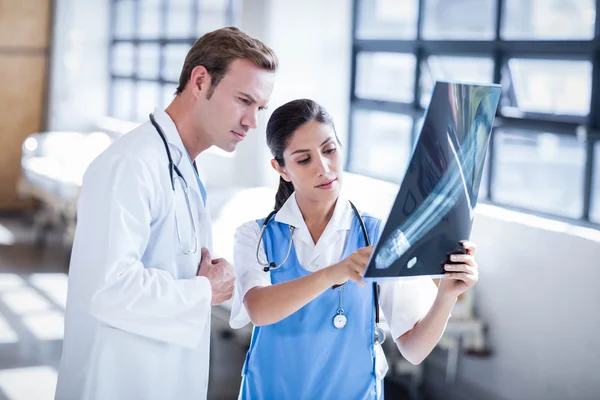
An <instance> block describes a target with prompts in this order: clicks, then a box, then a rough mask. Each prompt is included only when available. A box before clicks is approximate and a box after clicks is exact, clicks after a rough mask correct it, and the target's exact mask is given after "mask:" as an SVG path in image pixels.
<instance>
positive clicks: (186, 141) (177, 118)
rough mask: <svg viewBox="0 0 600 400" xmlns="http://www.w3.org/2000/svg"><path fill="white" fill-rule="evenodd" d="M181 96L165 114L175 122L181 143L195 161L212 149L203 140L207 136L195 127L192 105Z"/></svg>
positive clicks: (170, 105) (177, 97)
mask: <svg viewBox="0 0 600 400" xmlns="http://www.w3.org/2000/svg"><path fill="white" fill-rule="evenodd" d="M181 96H182V95H179V96H176V97H175V99H174V100H173V101H172V102H171V104H169V106H168V107H167V109H166V110H165V112H166V113H167V115H169V117H171V119H172V120H173V123H174V124H175V127H176V128H177V133H178V134H179V137H181V142H182V143H183V146H184V147H185V149H186V150H187V152H188V155H189V156H190V158H191V159H192V160H195V159H196V157H198V155H199V154H200V153H202V152H203V151H204V150H206V149H208V148H209V147H210V143H208V141H206V140H204V141H203V140H202V139H203V138H206V137H207V135H205V134H204V133H202V132H199V131H198V128H197V127H196V126H194V123H193V119H192V112H191V111H192V107H191V105H189V104H186V100H185V99H183V98H182V97H181Z"/></svg>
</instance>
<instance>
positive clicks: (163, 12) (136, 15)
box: [107, 0, 237, 121]
mask: <svg viewBox="0 0 600 400" xmlns="http://www.w3.org/2000/svg"><path fill="white" fill-rule="evenodd" d="M122 1H124V0H110V20H109V35H110V36H109V49H108V69H109V71H108V72H109V93H108V99H107V103H108V104H107V110H108V115H109V116H111V117H114V116H115V115H116V114H117V113H116V109H115V105H116V103H117V102H116V101H115V96H116V92H115V89H116V88H115V86H116V84H115V83H116V82H117V81H121V82H130V83H131V84H132V87H133V92H132V96H131V99H129V101H130V107H129V109H130V112H129V117H128V118H127V119H128V120H131V121H136V119H137V117H136V114H137V107H138V99H137V97H138V96H137V93H138V90H137V89H138V84H139V83H140V82H150V83H155V84H157V87H158V97H157V103H156V104H157V105H158V104H160V102H161V101H162V99H163V98H164V94H165V91H166V90H167V88H168V87H169V86H172V85H175V86H177V85H178V84H179V82H178V81H177V80H171V79H164V78H163V75H164V72H165V53H166V50H165V48H166V46H168V45H172V44H185V45H188V46H189V47H190V48H191V47H192V46H193V45H194V43H195V42H196V40H198V37H195V36H193V35H189V36H181V37H169V36H168V34H167V23H168V19H169V5H170V1H169V0H158V2H157V3H158V7H159V8H160V26H159V33H158V36H157V37H156V38H140V9H141V8H142V7H143V6H144V5H143V2H144V0H130V1H132V3H133V13H132V15H131V19H132V20H131V23H132V26H133V35H132V37H131V38H119V37H117V26H116V21H117V9H118V6H117V5H118V3H120V2H122ZM187 1H188V2H189V5H190V9H191V14H192V15H191V17H190V32H196V30H197V25H198V16H199V12H200V8H199V0H187ZM224 2H226V7H225V21H226V24H225V26H233V25H234V24H235V20H236V5H237V4H236V0H224ZM120 44H130V45H132V46H133V70H132V73H131V74H116V73H115V72H114V70H113V61H114V57H115V54H114V53H115V48H116V47H117V46H118V45H120ZM144 44H154V45H158V46H159V58H158V75H157V77H156V78H146V77H141V76H139V73H138V71H139V63H140V50H139V47H140V45H144ZM173 92H174V91H173Z"/></svg>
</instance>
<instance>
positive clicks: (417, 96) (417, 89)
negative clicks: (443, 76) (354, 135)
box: [410, 0, 426, 148]
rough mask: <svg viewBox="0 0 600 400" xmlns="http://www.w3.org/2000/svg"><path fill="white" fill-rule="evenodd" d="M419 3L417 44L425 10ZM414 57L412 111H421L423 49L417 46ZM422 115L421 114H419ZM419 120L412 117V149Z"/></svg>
mask: <svg viewBox="0 0 600 400" xmlns="http://www.w3.org/2000/svg"><path fill="white" fill-rule="evenodd" d="M418 1H419V3H418V5H417V38H416V42H417V43H419V42H420V41H421V37H422V32H423V16H424V14H425V13H424V10H425V0H418ZM414 55H415V63H416V65H415V78H414V79H415V82H414V90H413V96H414V98H413V103H412V104H413V109H414V111H422V108H421V75H422V71H421V67H422V65H423V61H424V60H425V57H426V54H425V51H424V49H423V47H420V46H417V47H415V51H414ZM413 113H414V112H413ZM421 114H422V112H421ZM418 120H419V117H418V116H416V115H415V116H414V117H413V126H412V132H411V138H410V139H411V140H410V146H411V148H413V147H414V146H415V141H416V140H417V121H418Z"/></svg>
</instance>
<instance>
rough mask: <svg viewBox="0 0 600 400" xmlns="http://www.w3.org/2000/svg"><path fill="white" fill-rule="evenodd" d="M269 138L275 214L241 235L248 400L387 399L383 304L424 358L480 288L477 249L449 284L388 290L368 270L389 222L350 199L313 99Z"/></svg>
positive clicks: (398, 332)
mask: <svg viewBox="0 0 600 400" xmlns="http://www.w3.org/2000/svg"><path fill="white" fill-rule="evenodd" d="M267 143H268V145H269V147H270V149H271V152H272V154H273V160H272V161H271V164H272V166H273V168H274V169H275V170H277V172H278V173H279V175H280V185H279V190H278V192H277V195H276V201H275V212H274V213H272V214H271V215H269V217H267V218H266V219H263V220H259V221H250V222H248V223H246V224H244V225H242V226H241V227H239V228H238V230H237V231H236V236H235V247H234V264H235V269H236V275H237V282H236V289H235V292H234V298H233V301H234V304H233V309H232V315H231V326H232V327H233V328H240V327H242V326H244V325H246V324H247V323H248V322H250V321H251V322H252V323H253V324H254V325H255V327H254V332H253V335H252V342H251V345H250V349H249V350H248V354H247V356H246V362H245V364H244V368H243V371H242V384H241V389H240V399H259V398H260V399H321V398H323V399H332V398H338V399H381V398H383V390H382V379H383V376H384V375H385V373H386V371H387V363H386V361H385V356H384V354H383V351H382V350H381V346H380V343H381V342H382V340H383V339H384V337H383V335H382V332H381V331H379V328H378V326H377V325H376V323H377V322H378V310H379V307H377V306H376V304H377V303H379V304H380V306H381V309H382V310H383V313H384V315H385V317H386V320H387V321H388V324H389V326H390V330H391V334H392V335H393V338H394V340H395V342H396V344H397V346H398V348H399V350H400V351H401V352H402V354H403V356H404V357H405V358H406V359H408V360H409V361H410V362H412V363H414V364H418V363H420V362H421V361H423V359H424V358H425V357H426V356H427V355H428V354H429V353H430V352H431V350H432V349H433V348H434V347H435V345H436V344H437V343H438V341H439V339H440V337H441V335H442V333H443V332H444V329H445V326H446V323H447V320H448V318H449V316H450V312H451V310H452V308H453V306H454V304H455V303H456V300H457V297H458V296H459V295H460V294H461V293H463V292H464V291H466V290H467V289H468V288H469V287H471V286H473V285H474V284H475V283H476V282H477V277H478V273H477V263H476V262H475V259H474V252H475V248H474V247H473V245H472V244H470V243H467V242H463V246H464V247H465V248H466V250H467V254H465V255H453V256H452V257H451V261H453V262H454V263H453V265H452V266H450V265H446V267H445V268H446V270H447V271H448V273H447V274H446V276H447V279H442V281H441V283H440V286H439V288H436V286H435V284H434V283H433V281H432V280H431V279H430V278H427V277H421V278H415V279H411V280H397V281H389V282H384V283H382V284H381V290H380V293H379V295H377V294H376V293H374V288H373V287H372V286H371V285H366V284H365V283H364V282H363V281H362V279H361V275H362V273H363V272H364V269H365V265H366V263H367V262H368V260H369V256H370V254H371V251H372V249H373V247H372V246H366V244H367V239H368V240H369V241H370V242H371V243H374V242H375V241H376V240H377V238H378V237H379V235H380V233H381V230H382V228H383V227H382V226H381V225H382V224H381V221H380V220H379V219H376V218H373V217H371V216H368V215H365V214H361V213H359V212H358V211H357V210H356V209H355V208H354V206H353V205H352V204H351V203H350V202H349V201H348V200H347V199H344V198H342V197H340V195H339V193H340V189H341V186H342V181H343V179H342V178H343V174H342V157H341V153H340V151H339V148H340V142H339V140H338V137H337V134H336V132H335V128H334V125H333V122H332V120H331V117H330V116H329V115H328V113H327V112H326V111H325V110H324V109H323V108H322V107H321V106H319V105H318V104H316V103H315V102H313V101H311V100H306V99H302V100H295V101H291V102H289V103H287V104H285V105H283V106H281V107H279V108H278V109H276V110H275V111H274V112H273V114H272V116H271V118H270V120H269V122H268V125H267ZM365 234H366V236H368V238H367V237H365ZM375 287H376V286H375Z"/></svg>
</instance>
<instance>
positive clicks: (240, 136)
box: [231, 131, 246, 141]
mask: <svg viewBox="0 0 600 400" xmlns="http://www.w3.org/2000/svg"><path fill="white" fill-rule="evenodd" d="M231 132H232V133H233V134H234V136H235V137H236V139H238V140H240V141H241V140H244V138H245V137H246V132H239V131H231Z"/></svg>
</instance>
